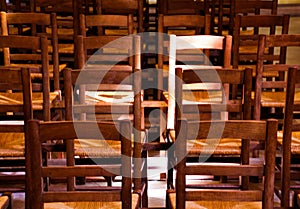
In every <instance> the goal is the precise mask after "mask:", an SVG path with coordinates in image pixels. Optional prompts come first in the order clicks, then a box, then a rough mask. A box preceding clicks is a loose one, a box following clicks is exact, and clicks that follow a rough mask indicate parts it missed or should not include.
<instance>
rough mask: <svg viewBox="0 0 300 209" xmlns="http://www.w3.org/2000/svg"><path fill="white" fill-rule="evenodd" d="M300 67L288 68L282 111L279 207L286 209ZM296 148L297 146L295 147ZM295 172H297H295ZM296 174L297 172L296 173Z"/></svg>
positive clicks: (288, 203) (290, 185)
mask: <svg viewBox="0 0 300 209" xmlns="http://www.w3.org/2000/svg"><path fill="white" fill-rule="evenodd" d="M299 67H300V66H298V67H297V68H296V67H290V68H289V70H288V74H287V90H286V100H285V107H289V108H285V111H284V122H283V141H282V164H281V206H282V207H288V206H289V205H290V196H289V194H290V188H292V186H293V185H292V183H291V179H292V178H291V173H292V172H291V171H292V167H291V166H292V164H291V159H292V154H293V156H296V155H297V153H292V151H291V149H292V146H293V143H292V140H291V138H292V131H297V130H299V126H298V127H297V128H296V125H297V124H295V122H294V117H293V115H294V111H295V109H297V106H299V105H298V104H296V103H295V101H294V99H295V90H296V88H297V84H299V75H300V73H299V69H300V68H299ZM296 146H297V145H296ZM296 172H297V171H296ZM297 173H298V172H297Z"/></svg>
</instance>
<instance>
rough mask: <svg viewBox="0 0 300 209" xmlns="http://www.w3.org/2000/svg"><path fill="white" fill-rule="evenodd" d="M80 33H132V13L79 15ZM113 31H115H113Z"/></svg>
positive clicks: (88, 34)
mask: <svg viewBox="0 0 300 209" xmlns="http://www.w3.org/2000/svg"><path fill="white" fill-rule="evenodd" d="M79 25H80V35H83V36H93V35H119V36H120V35H124V36H127V35H130V34H133V15H132V14H129V15H109V14H107V15H105V14H103V15H84V14H81V15H80V21H79ZM114 31H115V33H114Z"/></svg>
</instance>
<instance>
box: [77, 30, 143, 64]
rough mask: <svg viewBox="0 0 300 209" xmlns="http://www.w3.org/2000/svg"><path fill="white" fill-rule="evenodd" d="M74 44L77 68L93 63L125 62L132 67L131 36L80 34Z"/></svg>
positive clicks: (133, 57)
mask: <svg viewBox="0 0 300 209" xmlns="http://www.w3.org/2000/svg"><path fill="white" fill-rule="evenodd" d="M75 45H76V59H77V60H78V63H77V64H76V68H77V69H82V68H83V67H84V66H85V65H86V66H89V65H93V64H96V65H97V64H98V65H99V64H102V65H115V64H125V65H129V66H131V67H132V68H134V65H135V63H134V59H135V56H134V54H133V51H134V50H133V36H106V35H103V36H91V37H83V36H81V35H80V36H78V37H77V38H76V43H75ZM136 67H137V68H139V67H138V66H136Z"/></svg>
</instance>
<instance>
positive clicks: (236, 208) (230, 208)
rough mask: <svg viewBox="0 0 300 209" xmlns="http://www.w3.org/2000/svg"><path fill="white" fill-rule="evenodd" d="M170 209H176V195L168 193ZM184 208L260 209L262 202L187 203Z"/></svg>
mask: <svg viewBox="0 0 300 209" xmlns="http://www.w3.org/2000/svg"><path fill="white" fill-rule="evenodd" d="M168 195H169V199H170V205H171V208H176V193H175V192H171V193H168ZM186 208H188V209H196V208H199V209H215V208H222V209H240V208H247V209H256V208H262V202H235V201H187V202H186Z"/></svg>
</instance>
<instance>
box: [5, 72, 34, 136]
mask: <svg viewBox="0 0 300 209" xmlns="http://www.w3.org/2000/svg"><path fill="white" fill-rule="evenodd" d="M0 75H1V76H0V88H1V90H0V91H1V101H0V107H1V108H0V110H1V115H2V116H1V117H2V118H3V119H4V120H12V119H13V118H14V117H16V118H17V119H18V114H19V115H21V116H22V118H23V119H22V120H23V121H24V123H22V125H21V126H24V124H25V125H26V123H25V121H28V120H29V119H32V118H33V107H32V92H31V91H32V86H31V85H32V84H31V77H30V69H29V68H22V69H20V68H5V67H4V68H3V67H1V69H0ZM10 118H12V119H10ZM4 126H7V128H6V131H7V132H24V129H23V128H12V127H16V126H15V125H12V124H11V127H9V126H10V125H7V124H5V123H1V127H2V128H1V132H5V131H2V130H3V127H4ZM8 130H10V131H8Z"/></svg>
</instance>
